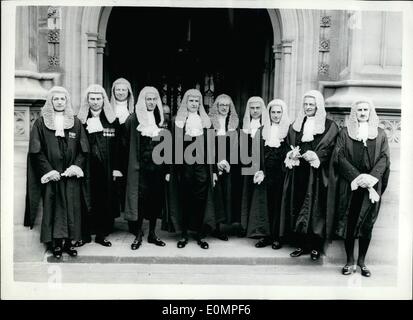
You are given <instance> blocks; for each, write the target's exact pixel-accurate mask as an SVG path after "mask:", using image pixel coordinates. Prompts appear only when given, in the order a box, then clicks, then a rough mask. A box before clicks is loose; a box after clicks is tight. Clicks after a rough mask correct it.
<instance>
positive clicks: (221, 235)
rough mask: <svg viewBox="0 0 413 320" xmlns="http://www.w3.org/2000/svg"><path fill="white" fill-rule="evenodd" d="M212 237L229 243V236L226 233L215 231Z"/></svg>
mask: <svg viewBox="0 0 413 320" xmlns="http://www.w3.org/2000/svg"><path fill="white" fill-rule="evenodd" d="M212 236H213V237H214V238H217V239H219V240H222V241H228V236H227V235H226V234H225V233H222V232H219V231H214V232H213V233H212Z"/></svg>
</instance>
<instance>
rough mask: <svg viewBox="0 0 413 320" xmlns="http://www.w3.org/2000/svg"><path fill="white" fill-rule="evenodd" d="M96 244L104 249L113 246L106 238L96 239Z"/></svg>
mask: <svg viewBox="0 0 413 320" xmlns="http://www.w3.org/2000/svg"><path fill="white" fill-rule="evenodd" d="M95 242H96V243H99V244H101V245H102V246H104V247H111V246H112V243H111V242H110V241H109V240H106V239H105V238H96V239H95Z"/></svg>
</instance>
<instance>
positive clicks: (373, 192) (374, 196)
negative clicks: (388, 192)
mask: <svg viewBox="0 0 413 320" xmlns="http://www.w3.org/2000/svg"><path fill="white" fill-rule="evenodd" d="M368 190H369V199H370V201H371V203H375V202H378V201H379V200H380V196H379V194H378V193H377V191H376V190H374V189H373V188H368Z"/></svg>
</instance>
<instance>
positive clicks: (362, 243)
mask: <svg viewBox="0 0 413 320" xmlns="http://www.w3.org/2000/svg"><path fill="white" fill-rule="evenodd" d="M369 245H370V239H366V238H360V239H359V257H358V259H357V264H359V265H361V266H363V265H364V259H365V258H366V254H367V250H368V249H369Z"/></svg>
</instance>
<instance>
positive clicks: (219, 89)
mask: <svg viewBox="0 0 413 320" xmlns="http://www.w3.org/2000/svg"><path fill="white" fill-rule="evenodd" d="M106 39H107V46H106V49H105V57H104V86H105V88H106V89H107V90H108V92H109V91H110V87H111V83H112V82H113V81H114V80H116V79H117V78H118V77H124V78H126V79H128V80H129V81H130V82H131V83H132V88H133V90H134V94H135V95H137V94H138V93H139V91H140V90H141V88H142V87H144V86H146V85H152V86H155V87H157V88H158V90H159V92H160V93H161V96H162V97H163V100H164V102H166V103H167V104H168V105H169V106H171V107H172V112H173V113H175V112H176V109H177V106H178V104H179V101H180V100H179V99H180V97H182V95H183V94H184V92H185V91H186V90H187V89H189V88H195V87H197V88H199V89H200V91H201V92H202V93H203V95H204V104H205V105H206V108H207V109H208V105H211V104H212V102H213V99H214V97H216V96H217V95H219V94H221V93H227V94H229V95H231V97H232V98H233V100H234V103H235V105H236V108H237V111H238V112H239V113H240V117H242V115H243V111H244V109H245V103H246V101H247V99H248V98H249V97H250V96H252V95H259V96H262V97H263V98H264V100H265V101H266V102H267V101H268V99H269V98H271V97H272V95H273V85H272V83H273V79H272V78H273V77H274V74H273V69H274V65H273V54H272V45H273V30H272V26H271V22H270V18H269V16H268V12H267V10H264V9H211V8H206V9H204V8H142V7H139V8H138V7H116V8H113V10H112V12H111V15H110V18H109V22H108V27H107V33H106ZM263 83H265V85H263ZM264 86H265V87H264Z"/></svg>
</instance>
